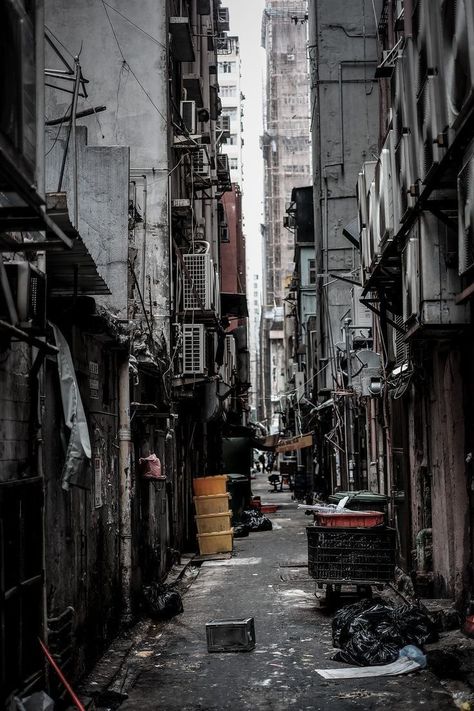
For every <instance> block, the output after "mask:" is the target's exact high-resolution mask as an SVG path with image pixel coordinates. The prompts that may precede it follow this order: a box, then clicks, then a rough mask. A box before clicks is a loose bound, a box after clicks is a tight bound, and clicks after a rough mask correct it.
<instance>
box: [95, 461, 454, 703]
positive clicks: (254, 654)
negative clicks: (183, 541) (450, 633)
mask: <svg viewBox="0 0 474 711" xmlns="http://www.w3.org/2000/svg"><path fill="white" fill-rule="evenodd" d="M253 490H254V492H255V494H257V495H260V496H261V498H262V501H263V502H267V503H269V504H276V505H277V506H278V510H277V511H276V512H275V513H272V514H270V518H271V520H272V523H273V530H272V531H268V532H259V533H251V534H250V536H249V537H246V538H242V539H236V540H235V541H234V553H233V554H232V556H221V557H222V558H226V559H224V560H208V561H205V562H203V563H200V564H197V565H198V567H197V568H196V567H193V566H192V561H191V567H190V569H188V570H189V574H190V579H191V580H192V582H191V584H190V586H189V588H188V589H187V592H186V593H185V594H184V596H183V605H184V612H183V613H182V614H181V615H178V616H176V617H174V618H173V619H172V620H171V621H169V622H167V623H151V624H150V625H149V627H148V628H147V630H146V631H144V630H143V628H142V629H141V633H140V635H139V638H138V639H137V640H136V643H135V645H134V646H132V647H131V648H130V649H129V650H128V652H127V654H126V655H124V656H123V658H122V656H121V655H120V654H119V655H118V657H117V658H115V661H114V657H113V655H112V656H108V657H107V658H106V662H105V666H106V667H107V677H108V682H107V684H108V686H107V688H108V689H109V691H110V690H112V691H114V692H115V693H116V694H117V697H116V698H118V699H119V700H120V701H121V703H120V706H118V705H116V706H114V705H113V700H114V694H113V693H112V695H109V696H107V694H106V693H105V692H106V687H105V686H103V688H102V690H101V692H99V691H98V686H99V685H100V683H102V684H103V681H102V682H100V669H101V666H102V665H100V664H99V667H98V669H99V673H98V674H97V673H96V674H94V673H93V674H91V675H90V677H89V678H88V682H87V684H86V686H85V687H84V693H85V695H86V696H89V695H90V696H91V697H92V698H94V697H95V698H97V699H98V701H97V703H98V704H99V705H98V706H97V708H99V709H102V705H100V698H103V699H107V698H108V700H109V704H110V705H109V706H108V708H120V711H139V710H140V711H148V710H149V711H155V710H156V709H166V711H198V710H201V711H224V710H226V709H228V710H229V711H236V710H237V709H242V710H248V711H251V710H252V709H259V710H260V709H261V710H262V711H286V710H287V709H295V710H303V709H311V710H312V711H331V709H333V708H334V707H336V708H337V709H341V711H345V710H346V709H347V710H348V711H349V710H350V709H361V710H362V709H363V710H364V711H366V710H368V709H393V710H394V709H400V708H404V709H406V710H407V711H408V710H409V709H415V708H425V709H430V710H431V709H439V710H444V709H454V708H456V706H455V704H454V702H453V698H452V696H451V694H450V693H448V691H447V690H446V689H445V688H444V687H443V686H442V685H441V684H440V682H439V681H438V679H437V678H436V677H435V676H434V675H433V674H432V672H431V671H429V670H421V671H418V672H416V673H414V674H410V675H409V676H405V677H398V678H397V677H394V678H387V677H384V678H380V679H348V680H337V681H333V680H329V681H326V680H324V679H323V678H322V677H320V676H318V674H317V673H316V672H315V670H316V669H318V668H322V669H326V668H331V667H340V666H341V665H340V664H338V663H337V662H334V661H331V656H332V655H333V654H334V653H335V651H336V650H335V649H334V648H333V645H332V637H331V619H332V616H333V612H334V610H332V611H328V610H326V608H325V607H324V604H323V603H324V597H323V595H322V594H321V593H320V595H319V598H317V597H316V596H315V583H314V581H313V580H312V579H311V578H310V577H309V575H308V570H307V560H308V552H307V542H306V535H305V534H306V532H305V527H306V526H307V525H308V523H309V521H308V517H307V516H305V515H304V512H302V511H301V510H298V509H297V503H295V502H294V501H292V497H291V492H290V491H288V490H287V489H285V490H284V491H283V492H281V493H280V492H278V493H270V492H269V491H268V482H267V477H266V475H262V476H260V477H259V479H258V480H257V481H256V482H253ZM215 557H216V558H218V557H219V556H215ZM354 599H357V598H356V597H354V596H353V597H352V598H348V602H353V601H354ZM249 616H253V617H254V619H255V631H256V646H255V649H254V650H253V651H250V652H247V653H244V652H241V653H209V652H208V651H207V645H206V627H205V626H206V622H209V621H211V620H213V619H221V620H225V619H232V618H246V617H249ZM114 665H115V670H116V676H115V677H114V675H113V674H112V673H111V668H113V667H114ZM98 680H99V681H98ZM120 692H121V693H122V694H123V696H122V698H121V697H120ZM116 703H117V704H118V703H119V702H118V701H117V702H116ZM104 708H105V706H104Z"/></svg>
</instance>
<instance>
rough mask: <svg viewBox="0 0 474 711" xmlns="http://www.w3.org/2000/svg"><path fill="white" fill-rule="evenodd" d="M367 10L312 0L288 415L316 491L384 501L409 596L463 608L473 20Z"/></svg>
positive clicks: (441, 12) (408, 6)
mask: <svg viewBox="0 0 474 711" xmlns="http://www.w3.org/2000/svg"><path fill="white" fill-rule="evenodd" d="M373 10H374V8H372V7H369V6H368V5H367V4H365V3H360V4H357V3H352V4H351V5H350V7H349V6H348V5H347V4H346V3H342V2H341V3H338V2H327V3H326V2H324V1H319V2H316V1H314V2H310V3H309V26H310V33H309V47H308V51H309V62H310V79H311V92H312V94H311V95H312V99H311V101H312V108H311V116H312V126H311V128H312V141H313V173H314V175H313V216H314V225H312V224H311V220H310V219H308V213H307V209H306V208H305V201H304V198H303V195H304V189H299V190H295V191H294V196H293V204H292V206H290V209H289V211H288V217H287V218H286V224H287V226H289V227H290V228H291V229H294V230H295V235H296V245H297V249H296V251H295V273H294V279H293V281H292V283H291V285H290V290H289V293H288V298H287V301H286V304H287V306H286V309H287V315H288V317H289V318H288V320H289V325H288V324H287V327H286V336H285V343H286V349H287V354H288V355H287V362H289V364H290V365H292V366H293V368H294V371H295V373H296V378H297V380H296V381H295V384H294V386H293V389H292V390H291V389H289V393H290V398H289V401H288V402H287V407H286V412H287V422H289V423H290V425H291V427H290V433H291V434H299V433H300V432H305V431H308V432H309V431H310V432H312V433H313V435H314V437H313V442H314V445H313V451H312V458H313V465H314V470H313V473H314V475H315V478H314V481H313V487H314V490H315V491H318V492H320V493H322V494H328V493H331V492H334V491H335V490H346V489H352V490H354V489H370V490H371V491H373V492H377V493H380V494H383V495H385V496H386V497H387V500H388V508H389V515H390V520H391V522H392V524H393V525H394V527H395V528H396V530H397V541H398V561H399V566H400V569H401V571H402V572H403V573H405V574H407V575H408V576H409V577H410V579H411V583H413V585H414V588H415V592H416V594H418V595H426V596H446V597H449V598H452V599H453V600H454V601H455V602H456V604H457V606H458V608H459V610H460V611H461V612H465V613H466V612H468V611H469V609H470V607H469V606H470V601H471V599H472V491H471V490H472V481H471V480H472V462H471V459H472V451H471V450H472V441H471V440H472V437H471V431H470V430H471V428H470V424H469V423H470V420H471V416H470V401H471V400H472V397H471V391H472V368H471V365H470V363H471V359H472V333H471V331H472V315H471V295H472V291H473V290H472V283H471V282H472V274H471V272H472V249H471V247H472V245H471V242H472V239H471V231H472V230H471V222H470V220H471V218H470V212H471V198H470V190H471V183H472V180H471V178H472V176H471V172H472V169H471V163H472V145H471V143H472V140H473V137H474V124H473V115H474V114H473V104H472V96H473V86H474V84H473V81H474V79H473V77H474V73H473V67H474V64H473V59H472V57H473V52H472V42H471V40H472V37H473V36H474V34H473V32H474V30H473V28H474V25H473V22H474V13H473V8H472V3H470V2H466V3H454V2H442V1H440V2H423V0H419V1H418V2H415V1H413V2H404V3H400V2H395V1H393V2H392V1H391V0H386V1H385V2H383V3H382V2H380V3H375V11H376V19H377V22H375V17H374V12H373ZM308 229H309V230H310V231H312V230H313V229H314V252H312V248H311V247H308V246H307V244H306V241H305V238H304V237H303V235H305V234H307V231H308ZM299 235H300V236H299ZM313 259H314V262H313V261H310V260H313ZM313 265H314V273H313V276H312V278H311V279H310V278H308V277H309V270H310V269H312V268H313ZM306 275H308V276H306ZM307 281H310V282H312V283H314V286H315V288H314V287H313V291H312V294H311V288H308V285H307V283H306V282H307ZM306 292H307V293H306ZM308 295H309V299H313V301H312V302H311V303H312V304H313V305H315V309H314V313H312V312H310V311H306V312H304V308H303V303H304V301H305V300H307V299H308ZM311 308H312V307H311ZM291 352H292V357H293V362H292V363H291V362H290V361H289V360H288V359H289V355H290V354H291ZM290 377H291V372H290V373H288V374H287V378H290ZM287 387H288V386H287ZM307 462H308V465H309V464H310V462H309V461H308V460H307ZM407 580H408V578H407Z"/></svg>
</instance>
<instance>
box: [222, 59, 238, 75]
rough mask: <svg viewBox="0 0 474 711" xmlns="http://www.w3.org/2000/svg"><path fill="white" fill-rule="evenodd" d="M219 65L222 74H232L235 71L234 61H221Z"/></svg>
mask: <svg viewBox="0 0 474 711" xmlns="http://www.w3.org/2000/svg"><path fill="white" fill-rule="evenodd" d="M219 67H220V69H221V71H222V72H223V74H233V72H235V62H221V63H220V64H219Z"/></svg>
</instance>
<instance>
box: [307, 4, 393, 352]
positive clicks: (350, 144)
mask: <svg viewBox="0 0 474 711" xmlns="http://www.w3.org/2000/svg"><path fill="white" fill-rule="evenodd" d="M381 4H382V3H381V2H380V1H378V2H376V3H375V6H376V11H377V13H378V12H379V11H380V8H381ZM309 14H310V41H309V58H310V76H311V89H312V91H311V111H310V113H311V116H312V127H311V129H312V146H313V171H314V205H315V208H314V209H315V239H316V253H317V255H318V256H319V255H321V260H320V263H319V265H318V269H317V271H318V272H319V273H326V272H331V273H334V272H335V273H337V272H341V273H344V272H346V273H347V272H348V271H350V270H351V269H353V268H354V267H356V266H357V265H358V254H356V253H354V249H353V247H352V246H351V245H350V243H349V242H348V241H347V239H346V238H345V237H344V236H343V234H342V229H343V228H344V227H345V225H347V224H348V223H349V222H350V221H351V220H353V219H354V218H355V216H356V214H357V201H356V196H355V185H356V181H357V174H358V172H359V170H360V166H361V164H362V163H363V162H364V161H365V160H368V159H369V158H370V157H371V156H372V155H373V154H374V153H377V151H378V91H377V83H376V80H374V72H375V67H376V58H377V42H376V28H375V19H374V9H373V7H372V6H371V4H370V3H366V2H363V0H357V1H356V2H352V3H346V2H343V0H318V1H316V0H310V3H309ZM377 16H378V15H377ZM334 164H336V165H334ZM324 294H326V295H327V298H328V305H329V312H330V321H331V329H332V332H333V335H334V338H335V339H336V340H340V326H341V322H340V319H341V316H342V314H343V313H344V312H345V311H346V310H347V309H348V308H349V307H350V305H351V292H350V286H349V285H347V286H345V285H344V284H343V283H342V282H340V283H339V284H337V285H334V286H331V287H330V288H329V289H326V290H325V292H324ZM323 298H324V297H323ZM322 330H323V334H324V337H325V338H326V337H327V335H328V332H329V327H328V324H324V323H323V324H322ZM324 347H325V346H324V345H323V349H324Z"/></svg>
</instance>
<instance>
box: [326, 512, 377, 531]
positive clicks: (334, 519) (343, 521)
mask: <svg viewBox="0 0 474 711" xmlns="http://www.w3.org/2000/svg"><path fill="white" fill-rule="evenodd" d="M383 520H384V514H383V513H381V512H380V511H354V513H351V514H333V513H319V514H316V516H315V521H316V523H317V524H318V526H329V527H332V528H335V527H341V528H371V527H372V526H380V524H382V523H383Z"/></svg>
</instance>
